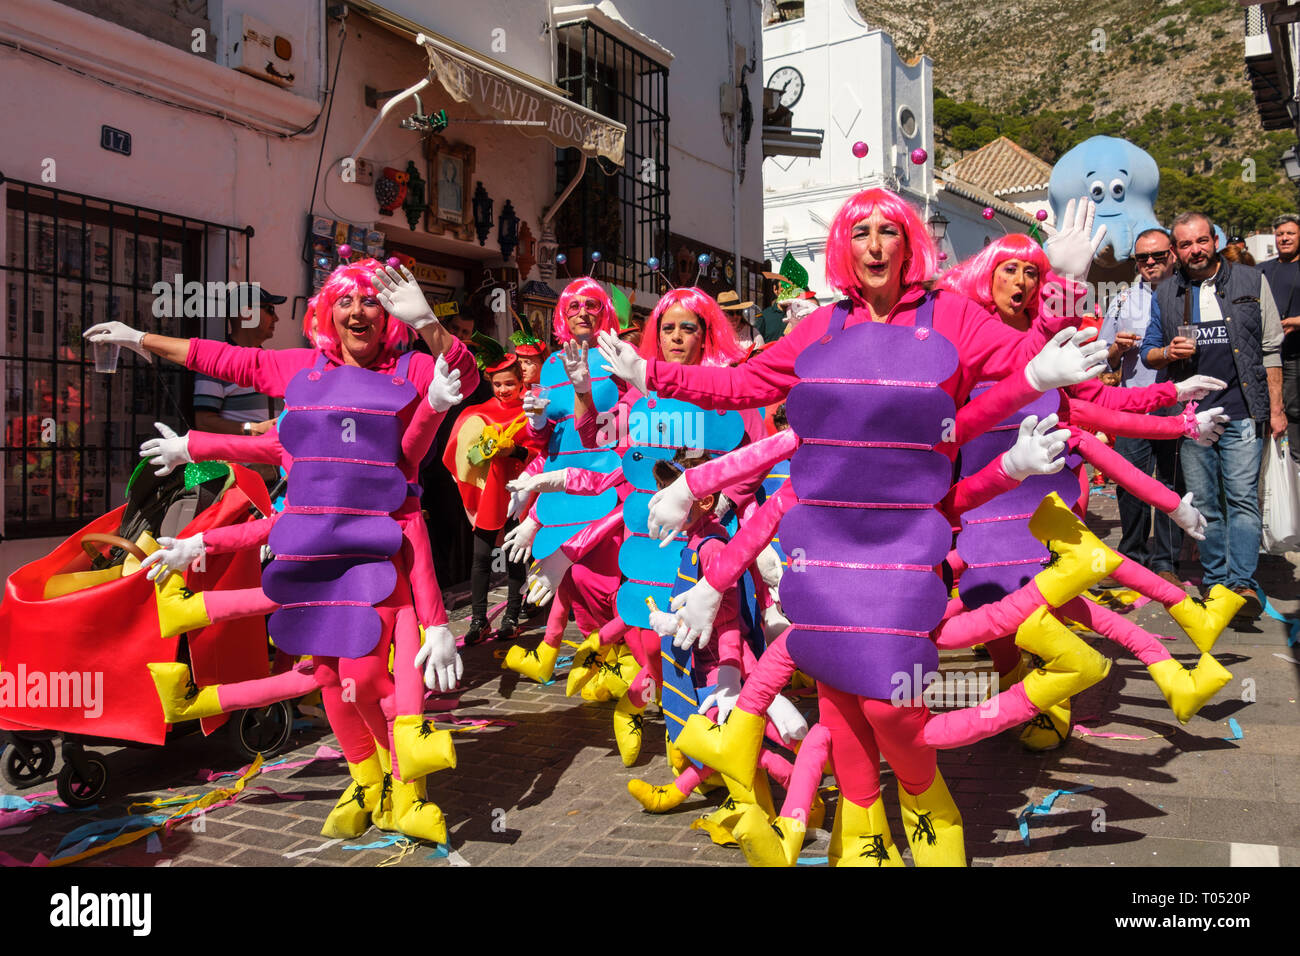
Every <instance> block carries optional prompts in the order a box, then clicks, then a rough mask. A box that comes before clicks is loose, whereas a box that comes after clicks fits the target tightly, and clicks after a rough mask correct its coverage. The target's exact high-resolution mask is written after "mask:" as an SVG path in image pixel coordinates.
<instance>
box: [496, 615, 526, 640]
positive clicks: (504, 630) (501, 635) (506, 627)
mask: <svg viewBox="0 0 1300 956" xmlns="http://www.w3.org/2000/svg"><path fill="white" fill-rule="evenodd" d="M523 630H524V629H523V628H522V627H520V626H519V619H518V618H517V617H511V616H510V614H509V613H507V614H506V616H505V617H503V618H502V619H501V626H500V627H498V628H497V636H496V639H497V640H498V641H515V640H518V638H519V635H520V634H522V633H523Z"/></svg>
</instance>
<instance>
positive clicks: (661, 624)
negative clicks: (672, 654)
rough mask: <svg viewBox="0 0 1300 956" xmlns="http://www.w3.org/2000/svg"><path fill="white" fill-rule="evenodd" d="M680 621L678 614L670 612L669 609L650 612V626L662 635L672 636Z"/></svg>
mask: <svg viewBox="0 0 1300 956" xmlns="http://www.w3.org/2000/svg"><path fill="white" fill-rule="evenodd" d="M678 623H679V622H678V619H677V615H676V614H669V613H668V612H667V611H651V612H650V628H651V629H652V630H653V631H654V632H655V633H656V634H658V635H659V636H660V637H672V636H673V635H674V634H676V633H677V624H678Z"/></svg>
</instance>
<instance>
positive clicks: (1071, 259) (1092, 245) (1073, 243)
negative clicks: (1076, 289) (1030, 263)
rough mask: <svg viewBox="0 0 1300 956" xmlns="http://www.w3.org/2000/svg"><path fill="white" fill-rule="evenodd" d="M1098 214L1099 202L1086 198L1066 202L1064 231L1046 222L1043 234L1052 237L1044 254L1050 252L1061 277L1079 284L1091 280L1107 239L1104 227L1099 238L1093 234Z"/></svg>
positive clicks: (1044, 247) (1062, 226) (1053, 267)
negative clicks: (1093, 268)
mask: <svg viewBox="0 0 1300 956" xmlns="http://www.w3.org/2000/svg"><path fill="white" fill-rule="evenodd" d="M1096 215H1097V205H1096V203H1094V202H1093V201H1092V200H1090V199H1089V198H1088V197H1087V196H1084V197H1083V198H1081V199H1078V200H1075V199H1071V200H1070V201H1069V202H1068V203H1066V205H1065V215H1064V216H1063V217H1062V218H1061V228H1060V230H1057V229H1054V228H1052V227H1051V226H1049V225H1047V223H1043V231H1044V232H1046V233H1047V235H1048V240H1047V243H1046V244H1045V245H1044V246H1043V252H1045V253H1047V261H1048V262H1050V263H1051V265H1052V271H1053V272H1055V273H1056V274H1057V275H1059V276H1064V277H1065V278H1067V279H1076V280H1078V281H1079V282H1082V281H1083V280H1084V279H1086V278H1087V277H1088V270H1089V269H1090V268H1091V267H1092V260H1093V258H1094V257H1095V256H1096V255H1097V250H1098V249H1100V248H1101V244H1102V241H1103V240H1104V239H1105V238H1106V227H1105V226H1104V225H1103V226H1100V227H1098V229H1097V233H1096V235H1092V221H1093V218H1094V217H1095V216H1096ZM1090 236H1091V238H1089V237H1090Z"/></svg>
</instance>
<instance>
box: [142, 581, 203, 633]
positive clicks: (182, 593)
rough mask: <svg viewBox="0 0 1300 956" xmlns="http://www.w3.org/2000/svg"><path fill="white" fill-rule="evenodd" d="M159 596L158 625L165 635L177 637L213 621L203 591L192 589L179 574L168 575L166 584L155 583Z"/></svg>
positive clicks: (155, 589)
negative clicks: (209, 615)
mask: <svg viewBox="0 0 1300 956" xmlns="http://www.w3.org/2000/svg"><path fill="white" fill-rule="evenodd" d="M154 593H155V594H156V595H157V596H158V626H159V628H160V629H161V631H162V636H163V637H177V636H178V635H181V634H184V633H185V632H186V631H194V630H198V629H199V628H200V627H207V626H208V625H209V624H211V623H212V619H211V618H210V617H208V608H207V605H206V604H204V602H203V592H202V591H191V590H190V589H189V588H187V587H186V586H185V579H184V578H183V577H182V576H181V575H179V574H169V575H167V582H166V583H165V584H161V585H159V584H155V585H154Z"/></svg>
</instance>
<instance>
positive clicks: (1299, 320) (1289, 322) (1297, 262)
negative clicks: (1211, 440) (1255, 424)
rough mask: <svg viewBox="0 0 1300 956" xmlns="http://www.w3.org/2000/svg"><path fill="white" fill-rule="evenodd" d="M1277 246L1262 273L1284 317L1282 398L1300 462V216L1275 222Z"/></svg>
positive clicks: (1293, 451)
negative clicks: (1274, 254) (1275, 252)
mask: <svg viewBox="0 0 1300 956" xmlns="http://www.w3.org/2000/svg"><path fill="white" fill-rule="evenodd" d="M1273 242H1274V244H1275V245H1276V246H1277V258H1276V259H1269V260H1268V261H1267V262H1261V263H1260V265H1259V271H1260V272H1262V273H1264V278H1266V279H1268V287H1269V288H1270V289H1271V290H1272V291H1273V300H1274V301H1275V302H1276V303H1277V311H1278V313H1279V314H1280V315H1281V316H1282V330H1283V332H1284V333H1285V337H1284V338H1283V339H1282V398H1283V401H1284V403H1285V405H1286V418H1287V438H1288V443H1289V444H1290V446H1291V457H1292V458H1294V459H1295V460H1296V461H1300V334H1296V330H1297V329H1300V216H1296V215H1293V214H1291V213H1287V214H1286V215H1284V216H1278V217H1277V218H1276V219H1274V220H1273Z"/></svg>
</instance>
